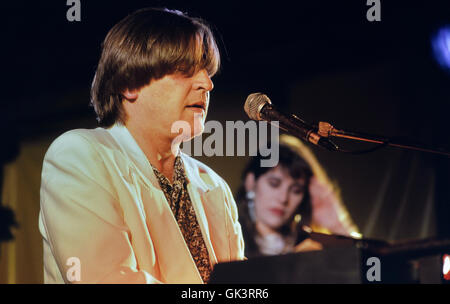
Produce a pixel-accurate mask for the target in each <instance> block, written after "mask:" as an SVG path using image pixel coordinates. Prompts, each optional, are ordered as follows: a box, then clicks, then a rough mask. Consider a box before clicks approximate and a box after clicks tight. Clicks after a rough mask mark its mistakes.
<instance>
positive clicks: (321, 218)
mask: <svg viewBox="0 0 450 304" xmlns="http://www.w3.org/2000/svg"><path fill="white" fill-rule="evenodd" d="M279 145H280V149H279V163H278V165H277V166H276V167H261V166H260V161H261V156H259V155H258V156H255V157H253V158H252V159H251V160H250V162H249V163H248V165H247V167H246V169H245V170H244V172H243V184H242V186H241V188H240V189H239V190H238V192H237V195H236V202H237V203H238V208H239V219H240V222H241V225H242V230H243V235H244V240H245V248H246V256H247V257H254V256H258V255H277V254H284V253H289V252H295V251H308V250H319V249H321V248H322V247H321V245H320V243H317V242H314V241H312V240H311V239H307V233H306V232H305V228H306V229H312V231H314V232H321V233H331V234H338V235H345V236H353V237H360V234H359V233H358V230H357V228H356V226H355V225H354V224H353V222H352V220H351V218H350V216H349V214H348V212H347V211H346V209H345V207H344V205H343V204H342V202H341V200H340V197H339V194H338V193H337V191H336V188H335V187H334V186H333V184H332V183H331V182H330V180H329V178H328V176H327V175H326V173H325V171H324V170H323V168H322V167H321V166H320V164H319V162H318V161H317V159H316V158H315V156H314V155H313V153H312V152H311V151H310V150H309V149H308V148H307V147H306V146H305V145H304V144H303V143H302V142H301V141H300V140H298V139H297V138H295V137H292V136H289V135H281V136H280V142H279Z"/></svg>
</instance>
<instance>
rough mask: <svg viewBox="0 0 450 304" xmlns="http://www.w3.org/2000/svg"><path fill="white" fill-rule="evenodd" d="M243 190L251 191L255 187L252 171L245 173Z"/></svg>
mask: <svg viewBox="0 0 450 304" xmlns="http://www.w3.org/2000/svg"><path fill="white" fill-rule="evenodd" d="M244 186H245V191H247V192H248V191H253V190H254V188H255V174H253V173H252V172H249V173H247V176H246V177H245V181H244Z"/></svg>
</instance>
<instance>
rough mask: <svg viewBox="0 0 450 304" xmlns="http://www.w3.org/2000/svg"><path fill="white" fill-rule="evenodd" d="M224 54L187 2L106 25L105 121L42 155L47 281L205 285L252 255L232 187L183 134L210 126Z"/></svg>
mask: <svg viewBox="0 0 450 304" xmlns="http://www.w3.org/2000/svg"><path fill="white" fill-rule="evenodd" d="M219 61H220V60H219V52H218V48H217V45H216V43H215V40H214V38H213V35H212V33H211V31H210V29H209V28H208V27H207V26H206V25H205V23H204V22H203V21H201V20H199V19H195V18H190V17H187V16H186V15H184V14H182V13H180V12H178V11H169V10H166V9H143V10H139V11H137V12H135V13H133V14H131V15H129V16H127V17H126V18H124V19H123V20H122V21H120V22H119V23H118V24H116V25H115V26H114V27H113V28H112V29H111V30H110V31H109V33H108V34H107V36H106V38H105V41H104V43H103V50H102V55H101V58H100V61H99V64H98V67H97V72H96V76H95V78H94V82H93V85H92V91H91V95H92V104H93V106H94V109H95V111H96V113H97V116H98V121H99V123H100V125H101V126H102V127H103V128H97V129H94V130H84V129H79V130H72V131H69V132H67V133H65V134H63V135H62V136H60V137H59V138H57V139H56V140H55V141H54V142H53V143H52V145H51V146H50V148H49V150H48V152H47V154H46V156H45V159H44V164H43V170H42V185H41V212H40V218H39V228H40V231H41V233H42V235H43V240H44V275H45V282H47V283H62V282H66V283H70V282H80V283H203V282H207V281H208V279H209V276H210V273H211V270H212V266H213V265H214V264H216V263H218V262H225V261H232V260H242V259H243V258H244V255H243V249H244V248H243V247H244V245H243V239H242V232H241V227H240V225H239V222H238V218H237V209H236V205H235V202H234V199H233V196H232V194H231V191H230V189H229V187H228V185H227V184H226V183H225V181H224V180H223V179H222V178H220V177H219V176H218V175H217V174H216V173H214V172H213V171H212V170H211V169H210V168H208V167H207V166H205V165H204V164H202V163H200V162H198V161H196V160H194V159H192V158H190V157H189V156H187V155H185V154H183V153H181V152H180V149H179V145H180V140H177V139H178V138H180V137H181V138H183V139H184V140H186V139H189V138H192V137H193V136H196V135H200V134H201V132H202V131H203V126H204V122H205V118H206V113H207V110H208V104H209V92H210V91H211V90H212V89H213V83H212V81H211V77H212V76H213V75H214V74H215V72H216V71H217V69H218V66H219ZM180 121H183V122H186V123H187V124H188V125H189V128H184V129H182V131H181V133H173V132H172V126H173V125H174V123H176V122H180Z"/></svg>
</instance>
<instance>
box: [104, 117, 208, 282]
mask: <svg viewBox="0 0 450 304" xmlns="http://www.w3.org/2000/svg"><path fill="white" fill-rule="evenodd" d="M109 131H110V133H111V135H112V136H113V137H114V139H115V140H116V141H117V142H118V144H119V146H120V149H121V150H123V151H124V154H125V155H126V156H128V157H129V158H130V162H131V163H132V164H133V165H132V170H131V172H132V174H133V175H135V177H136V179H135V180H137V182H138V183H139V184H140V185H139V186H140V188H141V189H142V191H141V197H142V204H143V207H144V210H145V211H144V212H145V215H146V224H147V228H148V230H149V233H150V237H151V242H153V245H154V248H155V253H156V257H157V264H158V265H155V266H159V268H160V272H161V274H162V276H163V278H162V280H163V282H169V283H179V284H186V283H203V281H202V278H201V276H200V273H199V272H198V270H197V267H196V265H195V262H194V260H193V259H192V256H191V253H190V251H189V248H188V247H187V245H186V243H185V241H184V237H183V235H182V233H181V231H180V229H179V227H178V224H177V222H176V220H175V218H174V216H173V213H172V210H171V209H170V206H169V204H168V202H167V199H166V197H165V196H164V193H163V191H162V190H161V188H160V187H159V182H158V179H157V178H156V176H155V174H154V172H153V169H152V167H151V165H150V163H149V161H148V159H147V157H146V156H145V154H144V152H142V150H141V149H140V147H139V145H138V144H137V143H136V141H135V140H134V138H133V136H132V135H131V134H130V133H129V131H128V129H127V128H126V127H125V126H121V125H114V126H113V127H112V128H110V129H109ZM130 165H131V164H130ZM196 211H197V210H196ZM202 232H203V230H202ZM149 255H150V253H149Z"/></svg>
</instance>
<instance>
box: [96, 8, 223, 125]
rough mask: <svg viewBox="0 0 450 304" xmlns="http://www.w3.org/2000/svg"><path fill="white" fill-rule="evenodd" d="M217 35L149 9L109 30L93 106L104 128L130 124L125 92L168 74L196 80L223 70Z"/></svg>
mask: <svg viewBox="0 0 450 304" xmlns="http://www.w3.org/2000/svg"><path fill="white" fill-rule="evenodd" d="M219 65H220V55H219V50H218V47H217V45H216V42H215V39H214V36H213V34H212V31H211V30H210V28H209V27H208V25H207V24H206V23H205V22H204V21H203V20H201V19H198V18H192V17H188V16H186V15H185V14H183V13H182V12H180V11H175V10H168V9H162V8H145V9H141V10H138V11H136V12H134V13H132V14H131V15H129V16H127V17H125V18H124V19H122V20H121V21H120V22H119V23H117V24H116V25H114V27H113V28H112V29H111V30H110V31H109V32H108V34H107V35H106V38H105V40H104V42H103V44H102V54H101V58H100V61H99V64H98V66H97V71H96V74H95V77H94V81H93V83H92V88H91V104H92V105H93V107H94V110H95V112H96V114H97V120H98V122H99V124H100V125H101V126H103V127H109V126H112V125H113V124H114V123H116V122H120V123H122V124H124V123H125V121H126V115H125V111H124V109H123V107H122V100H123V96H122V94H123V92H124V91H125V90H126V89H128V90H130V91H132V90H138V89H140V88H142V87H144V86H145V85H147V84H149V83H150V82H151V81H152V80H158V79H161V78H162V77H164V76H165V75H169V74H173V73H175V72H180V73H182V74H184V75H186V76H192V75H193V74H195V72H197V71H199V70H201V69H206V70H207V72H208V73H209V75H210V76H212V75H214V74H215V73H216V72H217V70H218V69H219Z"/></svg>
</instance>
